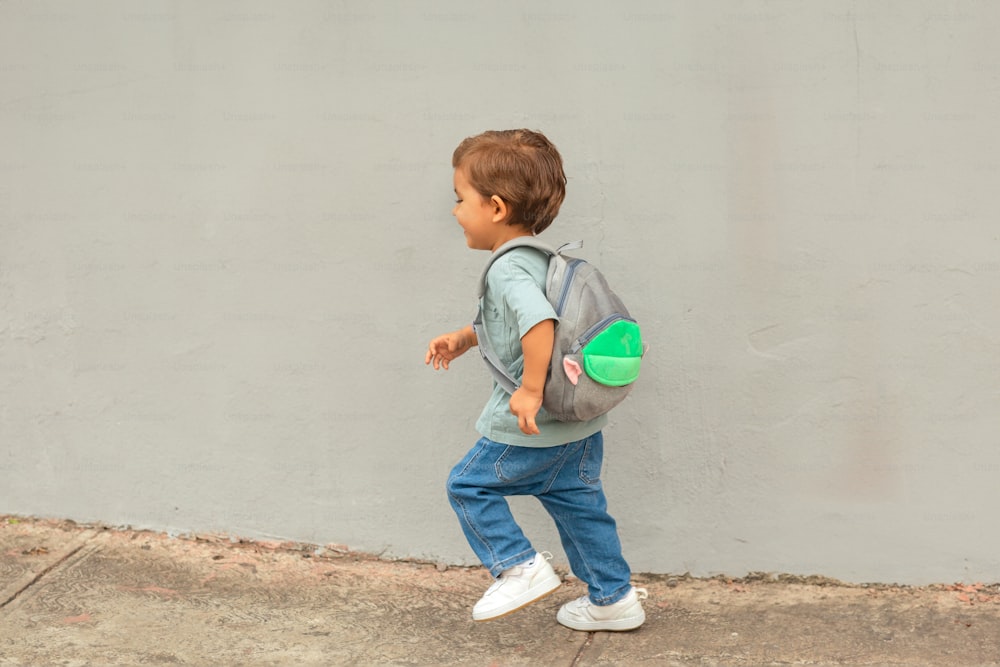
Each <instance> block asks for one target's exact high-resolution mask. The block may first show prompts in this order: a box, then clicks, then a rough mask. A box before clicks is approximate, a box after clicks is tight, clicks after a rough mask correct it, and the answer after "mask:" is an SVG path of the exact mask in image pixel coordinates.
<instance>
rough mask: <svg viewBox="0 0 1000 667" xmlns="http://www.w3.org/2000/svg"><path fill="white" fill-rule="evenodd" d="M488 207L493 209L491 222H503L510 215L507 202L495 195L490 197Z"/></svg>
mask: <svg viewBox="0 0 1000 667" xmlns="http://www.w3.org/2000/svg"><path fill="white" fill-rule="evenodd" d="M490 206H492V207H493V222H504V221H506V220H507V216H508V215H510V207H509V206H507V202H505V201H504V200H503V199H501V198H500V197H499V196H497V195H493V196H492V197H490Z"/></svg>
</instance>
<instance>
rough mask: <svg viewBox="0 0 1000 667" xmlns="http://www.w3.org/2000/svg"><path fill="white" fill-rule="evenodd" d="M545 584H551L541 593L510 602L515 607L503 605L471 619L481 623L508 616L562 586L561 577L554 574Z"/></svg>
mask: <svg viewBox="0 0 1000 667" xmlns="http://www.w3.org/2000/svg"><path fill="white" fill-rule="evenodd" d="M545 585H546V586H551V588H548V589H546V590H544V591H542V592H541V593H539V594H538V595H536V596H535V597H533V598H531V599H529V600H525V601H524V602H520V601H518V602H513V603H511V604H516V605H517V606H516V607H512V608H510V609H506V608H504V607H501V608H500V609H501V611H498V612H494V613H493V614H491V615H490V616H481V617H479V618H476V616H475V615H473V617H472V620H473V621H475V622H477V623H483V622H484V621H493V620H496V619H498V618H503V617H504V616H508V615H510V614H513V613H514V612H515V611H518V610H520V609H524V608H525V607H527V606H528V605H529V604H531V603H532V602H538V601H539V600H541V599H542V598H544V597H546V596H548V595H551V594H552V593H555V592H556V590H557V589H558V588H559V587H560V586H562V579H560V578H559V575H556V578H555V579H550V580H548V581H547V582H546V583H545Z"/></svg>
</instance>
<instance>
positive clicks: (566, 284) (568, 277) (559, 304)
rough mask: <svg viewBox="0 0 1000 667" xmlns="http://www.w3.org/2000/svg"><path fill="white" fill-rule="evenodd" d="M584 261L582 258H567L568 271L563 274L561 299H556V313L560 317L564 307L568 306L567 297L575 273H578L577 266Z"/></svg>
mask: <svg viewBox="0 0 1000 667" xmlns="http://www.w3.org/2000/svg"><path fill="white" fill-rule="evenodd" d="M582 262H583V260H582V259H568V260H566V273H565V275H564V276H563V285H562V290H561V291H560V292H559V300H558V301H556V315H558V316H559V317H562V314H563V309H564V308H565V307H566V298H567V297H568V296H569V288H570V283H572V282H573V274H574V273H576V267H577V266H578V265H579V264H580V263H582Z"/></svg>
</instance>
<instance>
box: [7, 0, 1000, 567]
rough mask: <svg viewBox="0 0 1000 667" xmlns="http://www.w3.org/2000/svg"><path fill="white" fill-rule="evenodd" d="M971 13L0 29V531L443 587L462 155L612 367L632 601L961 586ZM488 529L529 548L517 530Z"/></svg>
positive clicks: (802, 6)
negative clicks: (612, 329) (450, 334)
mask: <svg viewBox="0 0 1000 667" xmlns="http://www.w3.org/2000/svg"><path fill="white" fill-rule="evenodd" d="M998 30H1000V7H998V6H997V5H996V4H995V3H991V2H985V1H982V2H976V1H971V0H970V1H956V2H948V3H942V2H939V1H938V0H920V1H917V0H907V1H903V0H899V1H897V2H889V1H880V2H854V3H852V2H832V1H830V2H809V3H801V2H794V1H791V0H789V1H782V0H774V1H760V2H735V1H734V2H719V3H701V2H695V1H693V0H692V1H680V0H679V1H676V2H669V3H659V2H648V3H623V4H618V5H609V4H607V3H598V2H575V3H569V2H566V3H546V4H545V5H544V6H542V5H538V4H536V3H530V2H514V3H483V4H481V5H470V4H469V3H463V2H451V1H449V2H436V3H430V4H424V3H408V2H402V1H387V2H372V3H368V2H351V1H343V2H333V3H327V2H318V1H317V2H308V1H305V0H303V1H301V2H295V3H287V4H286V3H263V2H250V3H246V2H212V3H195V2H180V1H179V2H158V3H157V2H148V3H141V5H136V4H135V3H132V2H124V1H118V2H115V1H111V2H105V3H91V4H79V3H67V2H34V1H32V2H28V1H12V2H4V3H2V4H0V146H2V149H0V512H9V513H21V514H32V515H41V516H58V517H67V518H73V519H77V520H96V521H103V522H108V523H114V524H130V525H133V526H136V527H149V528H156V529H163V530H172V531H216V530H218V531H227V532H231V533H235V534H239V535H244V536H250V537H263V536H267V537H277V538H287V539H294V540H302V541H310V542H317V543H326V542H337V543H342V544H347V545H349V546H351V547H353V548H356V549H363V550H367V551H374V552H384V553H385V554H386V555H392V556H406V557H418V558H431V559H437V560H442V561H446V562H471V561H472V559H473V556H472V554H471V552H470V550H469V549H468V547H467V545H466V544H465V543H464V539H463V537H462V534H461V531H460V530H459V527H458V524H457V522H456V521H455V518H454V516H453V515H452V512H451V509H450V507H449V506H448V503H447V500H446V498H445V496H444V478H445V476H446V475H447V472H448V470H449V468H450V467H451V465H452V464H453V463H454V462H455V461H456V460H457V459H458V458H460V457H461V455H462V454H463V453H464V452H465V450H466V449H467V448H468V447H469V446H471V444H472V443H473V441H474V439H475V437H476V435H475V433H474V431H473V424H474V421H475V418H476V416H477V414H478V411H479V409H480V407H481V403H482V401H484V400H485V397H486V395H487V393H488V383H489V380H488V375H487V373H486V371H485V369H484V368H483V367H482V364H481V362H480V361H479V360H478V358H475V356H469V357H468V358H466V359H463V360H461V361H459V362H456V363H455V364H454V366H453V368H452V370H451V371H449V372H448V373H437V374H435V373H434V372H432V371H430V370H428V369H427V368H425V367H424V365H423V352H424V349H425V345H426V341H427V340H428V339H429V338H430V337H431V336H433V335H435V334H437V333H441V332H443V331H446V330H449V329H450V328H453V327H457V326H459V325H462V324H464V323H465V322H467V321H468V319H469V318H470V317H471V315H472V310H473V306H474V289H475V285H474V282H475V279H476V277H477V275H478V271H479V267H480V265H481V264H482V262H483V261H484V260H485V256H484V255H482V254H480V253H476V252H472V251H469V250H467V249H466V248H465V247H464V242H463V238H462V235H461V233H460V230H459V228H458V226H457V224H456V223H455V221H454V219H453V218H452V217H451V216H450V210H451V206H452V199H453V197H452V192H451V189H452V184H451V167H450V155H451V151H452V149H453V148H454V146H455V145H456V144H457V143H458V141H460V140H461V139H462V138H463V137H465V136H467V135H470V134H474V133H477V132H479V131H481V130H484V129H490V128H502V127H522V126H527V127H532V128H537V129H541V130H543V131H545V132H546V133H547V134H548V135H549V136H550V137H551V138H552V139H553V141H554V142H555V143H556V144H557V146H559V148H560V150H561V151H562V153H563V157H564V160H565V163H566V171H567V173H568V176H569V189H568V196H567V201H566V204H565V205H564V207H563V211H562V214H561V216H560V217H559V219H557V221H556V223H555V225H554V226H553V228H552V229H551V231H549V232H546V235H545V236H546V237H547V238H548V239H550V240H552V241H553V242H558V241H562V240H569V239H575V238H583V239H584V240H585V242H586V246H585V248H584V250H583V252H582V255H581V256H584V257H586V258H588V259H590V260H592V261H595V262H597V263H598V264H599V265H600V266H601V267H602V269H604V270H605V272H606V274H607V275H608V276H609V279H610V280H611V281H612V284H613V285H615V287H616V288H617V289H618V291H619V292H620V293H621V294H622V296H623V297H625V299H626V301H627V303H629V305H630V308H631V309H632V310H633V313H634V314H635V315H636V316H637V317H638V318H639V319H640V321H641V322H642V323H643V325H644V327H645V330H646V336H647V339H648V342H649V343H650V344H651V346H652V352H651V354H650V356H649V357H648V363H647V365H646V367H645V370H644V375H643V377H642V378H641V380H640V384H639V386H638V389H637V391H636V392H634V395H633V397H632V398H630V400H629V401H628V402H626V403H625V404H624V406H623V407H621V408H619V409H618V410H617V411H616V412H615V413H614V415H613V419H612V422H613V423H612V425H611V427H610V428H609V429H608V430H607V432H606V438H607V448H606V451H607V460H606V467H605V475H604V479H605V484H606V488H607V491H608V495H609V498H610V502H611V509H612V513H613V514H615V515H616V517H617V518H618V520H619V527H620V530H621V534H622V538H623V541H624V544H625V548H626V555H627V557H628V558H629V559H630V561H631V563H632V565H633V567H634V568H635V569H636V570H643V571H655V572H676V573H680V572H686V571H690V572H691V573H693V574H697V575H707V574H714V573H726V574H731V575H742V574H744V573H746V572H748V571H760V570H764V571H772V572H791V573H798V574H810V573H818V574H823V575H827V576H832V577H838V578H842V579H846V580H851V581H886V582H888V581H893V582H901V583H926V582H935V581H954V580H959V579H964V580H989V581H997V580H998V579H1000V557H998V554H1000V533H998V532H997V531H996V530H994V529H993V525H994V523H995V518H996V516H995V514H996V510H997V507H998V506H1000V485H998V484H997V481H996V480H997V479H998V473H1000V412H998V411H997V410H996V405H997V400H998V398H1000V390H998V387H1000V382H998V380H997V378H998V376H1000V333H998V332H1000V310H998V308H997V306H998V297H1000V241H998V237H1000V227H998V226H997V217H998V216H997V213H998V210H1000V205H998V203H997V184H998V182H1000V158H998V155H1000V125H998V123H997V119H998V117H1000V46H998V45H997V42H996V34H997V32H998ZM514 505H515V506H516V511H517V512H518V513H519V515H520V516H522V517H523V518H524V526H525V529H526V531H527V532H528V533H529V535H530V536H531V537H532V538H533V539H534V540H535V542H536V546H537V547H538V548H539V549H550V550H552V551H554V552H557V554H558V553H559V548H558V541H557V538H556V533H555V530H554V529H553V528H552V526H551V524H550V522H549V521H548V519H547V517H546V516H545V515H544V513H543V512H541V511H540V510H539V509H538V508H537V507H536V506H535V505H534V504H533V502H531V501H528V500H526V499H516V501H515V502H514Z"/></svg>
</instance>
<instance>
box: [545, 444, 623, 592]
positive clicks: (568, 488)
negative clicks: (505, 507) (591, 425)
mask: <svg viewBox="0 0 1000 667" xmlns="http://www.w3.org/2000/svg"><path fill="white" fill-rule="evenodd" d="M569 447H573V448H575V449H574V451H572V452H571V453H569V454H568V456H567V460H566V463H565V465H563V466H562V469H561V470H560V471H559V476H558V478H557V479H556V480H555V481H554V483H553V484H552V486H551V488H549V489H548V490H547V491H546V492H545V493H543V494H540V495H539V496H538V499H539V500H540V501H541V502H542V505H543V506H544V507H545V509H546V511H548V513H549V514H550V515H551V516H552V518H553V520H554V521H555V523H556V527H557V528H558V530H559V536H560V538H561V539H562V544H563V549H564V550H565V551H566V556H567V558H568V559H569V563H570V567H571V568H572V570H573V573H574V574H576V576H578V577H579V578H580V579H582V580H583V581H584V582H585V583H586V584H587V588H588V592H589V595H590V599H591V601H592V602H594V604H597V605H610V604H613V603H615V602H618V601H619V600H621V599H622V598H624V597H625V596H626V595H628V593H629V591H630V590H631V589H632V584H631V582H630V579H631V574H632V572H631V570H630V569H629V566H628V563H627V562H626V561H625V558H624V557H623V556H622V547H621V540H620V539H619V537H618V528H617V525H616V523H615V520H614V519H613V518H612V517H611V515H610V514H608V511H607V499H606V498H605V496H604V489H603V487H602V485H601V479H600V474H601V464H602V462H603V458H604V440H603V436H602V434H601V433H600V432H597V433H595V434H594V435H592V436H591V437H589V438H587V439H586V440H583V441H580V442H579V443H574V444H573V445H569Z"/></svg>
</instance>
